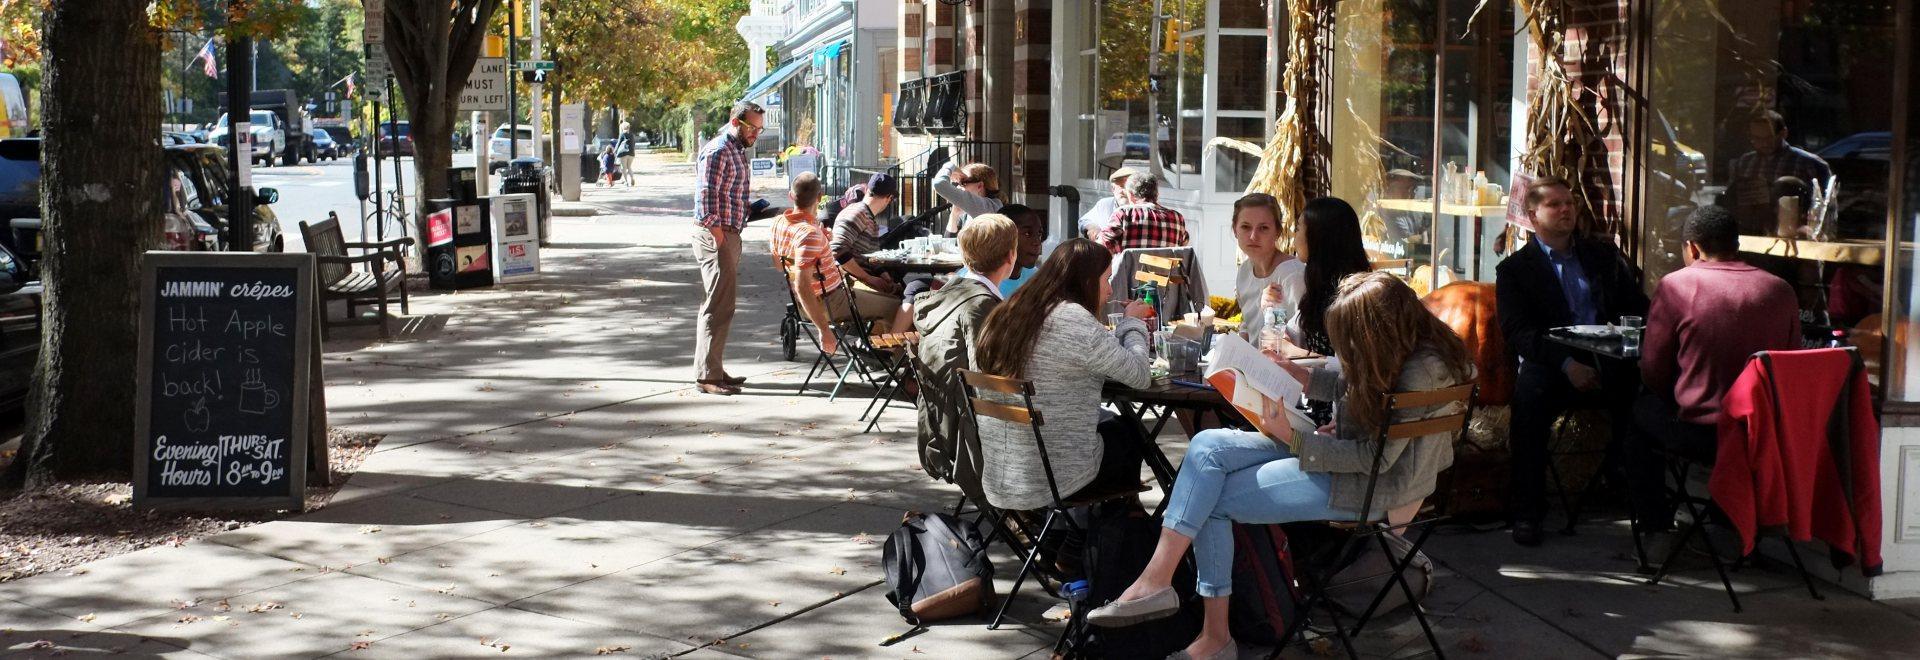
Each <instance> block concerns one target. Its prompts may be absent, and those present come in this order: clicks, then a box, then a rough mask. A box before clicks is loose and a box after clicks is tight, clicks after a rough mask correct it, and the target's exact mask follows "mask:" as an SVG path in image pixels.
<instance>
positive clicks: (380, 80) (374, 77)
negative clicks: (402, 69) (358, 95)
mask: <svg viewBox="0 0 1920 660" xmlns="http://www.w3.org/2000/svg"><path fill="white" fill-rule="evenodd" d="M392 77H393V65H392V63H390V62H388V61H387V51H386V50H384V49H380V48H375V49H373V50H372V52H369V53H368V54H367V76H366V80H365V81H363V82H362V83H361V84H360V90H361V91H364V92H365V93H366V95H367V99H368V100H371V101H385V100H387V79H388V78H392Z"/></svg>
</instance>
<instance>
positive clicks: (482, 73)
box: [460, 57, 507, 112]
mask: <svg viewBox="0 0 1920 660" xmlns="http://www.w3.org/2000/svg"><path fill="white" fill-rule="evenodd" d="M505 109H507V60H506V58H503V57H482V58H480V59H479V60H478V61H475V62H474V63H473V71H472V72H471V73H468V74H467V86H466V87H465V88H464V89H461V90H460V110H462V111H466V112H474V111H480V110H505Z"/></svg>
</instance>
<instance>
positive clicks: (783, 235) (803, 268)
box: [769, 209, 842, 295]
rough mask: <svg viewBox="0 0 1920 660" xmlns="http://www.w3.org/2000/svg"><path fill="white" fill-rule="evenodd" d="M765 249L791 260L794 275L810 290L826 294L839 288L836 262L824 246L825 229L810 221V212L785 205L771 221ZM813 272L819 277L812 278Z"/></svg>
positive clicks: (825, 242)
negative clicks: (768, 240) (771, 233)
mask: <svg viewBox="0 0 1920 660" xmlns="http://www.w3.org/2000/svg"><path fill="white" fill-rule="evenodd" d="M769 249H770V250H771V251H772V252H773V253H774V254H776V255H779V256H782V257H786V258H787V259H788V260H789V261H791V263H792V267H793V268H796V269H799V271H800V272H799V274H798V275H796V277H799V278H800V281H802V282H809V283H811V284H813V290H814V292H816V293H819V294H820V295H826V294H827V292H828V291H832V290H834V289H838V288H840V283H841V281H842V276H841V274H840V264H839V262H837V261H834V260H833V251H832V250H829V249H827V233H826V232H825V231H823V230H822V229H820V223H818V222H815V221H814V218H813V214H811V213H806V212H803V211H798V210H795V209H788V210H787V212H786V213H785V214H783V215H781V216H780V219H779V220H775V221H774V223H773V241H772V244H771V245H770V246H769ZM815 273H818V274H819V275H820V279H814V274H815Z"/></svg>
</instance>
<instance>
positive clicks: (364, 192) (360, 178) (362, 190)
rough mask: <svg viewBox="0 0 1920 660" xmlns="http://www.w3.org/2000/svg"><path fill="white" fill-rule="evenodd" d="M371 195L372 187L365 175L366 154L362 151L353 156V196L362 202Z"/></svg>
mask: <svg viewBox="0 0 1920 660" xmlns="http://www.w3.org/2000/svg"><path fill="white" fill-rule="evenodd" d="M372 195H373V186H372V184H371V183H369V182H368V174H367V154H366V152H364V151H363V152H360V153H357V154H354V155H353V196H355V197H359V198H360V201H363V202H364V201H367V198H368V197H371V196H372Z"/></svg>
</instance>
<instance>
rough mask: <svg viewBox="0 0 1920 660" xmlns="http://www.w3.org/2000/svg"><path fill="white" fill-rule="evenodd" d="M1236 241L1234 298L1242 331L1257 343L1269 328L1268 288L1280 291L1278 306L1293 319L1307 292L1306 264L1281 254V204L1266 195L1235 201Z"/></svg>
mask: <svg viewBox="0 0 1920 660" xmlns="http://www.w3.org/2000/svg"><path fill="white" fill-rule="evenodd" d="M1233 238H1234V242H1236V243H1238V244H1239V245H1240V254H1241V255H1244V256H1245V257H1246V260H1245V261H1242V262H1240V272H1239V273H1238V274H1236V275H1235V276H1234V278H1233V295H1234V298H1235V300H1236V301H1237V302H1239V303H1240V331H1241V332H1242V333H1245V334H1246V336H1247V338H1248V339H1250V340H1255V341H1258V340H1259V338H1260V330H1261V328H1265V327H1266V321H1267V314H1266V311H1267V305H1265V304H1262V302H1261V298H1262V296H1263V294H1266V293H1267V289H1268V287H1272V288H1273V289H1274V290H1275V291H1277V292H1280V294H1281V300H1280V301H1278V302H1277V304H1280V305H1285V306H1286V310H1287V313H1286V316H1287V317H1288V318H1292V317H1293V312H1294V308H1295V307H1297V306H1298V305H1299V301H1300V298H1301V296H1303V295H1305V292H1306V279H1305V278H1304V277H1302V275H1303V274H1304V273H1306V270H1307V264H1306V262H1304V261H1300V260H1298V259H1295V258H1293V255H1291V254H1287V253H1285V252H1281V251H1280V201H1279V200H1277V199H1274V198H1273V195H1269V194H1266V193H1247V194H1246V195H1245V196H1243V197H1241V198H1240V199H1238V200H1235V201H1234V202H1233Z"/></svg>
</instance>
